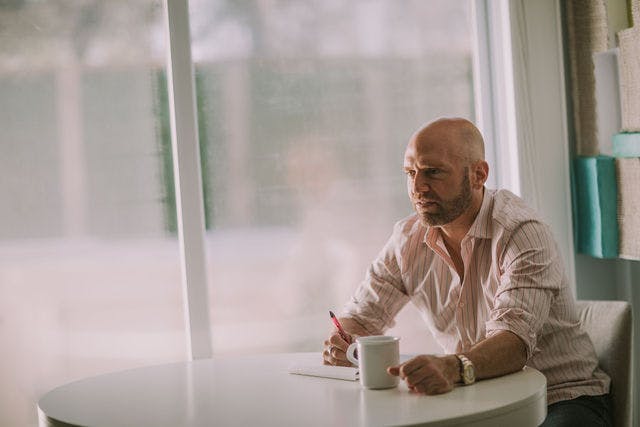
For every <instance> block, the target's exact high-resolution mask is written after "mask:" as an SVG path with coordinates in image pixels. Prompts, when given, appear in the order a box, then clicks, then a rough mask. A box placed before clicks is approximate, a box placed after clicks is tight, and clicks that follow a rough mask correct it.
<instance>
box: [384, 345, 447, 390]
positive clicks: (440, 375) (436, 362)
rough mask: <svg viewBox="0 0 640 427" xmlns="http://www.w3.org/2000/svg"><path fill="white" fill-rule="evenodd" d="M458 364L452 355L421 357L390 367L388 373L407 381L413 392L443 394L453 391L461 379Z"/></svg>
mask: <svg viewBox="0 0 640 427" xmlns="http://www.w3.org/2000/svg"><path fill="white" fill-rule="evenodd" d="M458 363H459V362H458V359H457V358H456V357H455V356H451V355H450V356H444V357H438V356H429V355H421V356H416V357H414V358H413V359H410V360H407V361H406V362H405V363H402V364H400V365H398V366H390V367H389V368H387V372H388V373H389V374H391V375H395V376H399V377H400V378H401V379H403V380H404V381H406V382H407V386H408V387H409V390H411V391H414V392H416V393H424V394H429V395H432V394H442V393H447V392H450V391H451V390H453V384H454V383H455V382H456V381H458V379H459V378H460V370H459V364H458Z"/></svg>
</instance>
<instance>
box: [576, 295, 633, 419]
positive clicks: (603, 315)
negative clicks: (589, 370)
mask: <svg viewBox="0 0 640 427" xmlns="http://www.w3.org/2000/svg"><path fill="white" fill-rule="evenodd" d="M577 308H578V316H579V318H580V323H581V325H582V328H583V330H584V331H585V332H586V333H587V334H588V335H589V337H590V338H591V341H592V342H593V345H594V347H595V350H596V354H597V355H598V360H599V363H600V368H601V369H602V370H603V371H605V372H606V373H607V374H609V376H610V377H611V409H612V415H613V425H614V426H616V427H628V426H631V419H632V414H631V413H632V407H631V396H632V391H631V387H632V385H633V379H632V378H631V374H632V368H631V361H632V358H631V351H632V347H631V341H632V339H631V325H632V322H631V307H630V305H629V303H628V302H625V301H577Z"/></svg>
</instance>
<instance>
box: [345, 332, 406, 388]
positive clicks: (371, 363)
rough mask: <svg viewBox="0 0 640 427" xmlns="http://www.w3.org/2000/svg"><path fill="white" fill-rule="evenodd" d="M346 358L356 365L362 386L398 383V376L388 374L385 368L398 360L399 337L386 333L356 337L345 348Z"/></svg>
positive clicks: (394, 364) (384, 386)
mask: <svg viewBox="0 0 640 427" xmlns="http://www.w3.org/2000/svg"><path fill="white" fill-rule="evenodd" d="M356 349H357V350H358V357H357V358H356V357H355V355H354V353H355V351H356ZM347 359H349V361H350V362H351V363H353V364H354V365H356V366H358V368H359V371H360V384H361V385H362V387H365V388H372V389H382V388H391V387H396V386H397V385H398V377H396V376H393V375H389V374H388V373H387V368H388V367H389V366H396V365H397V364H398V363H399V362H400V338H398V337H391V336H386V335H372V336H368V337H358V338H356V342H354V343H352V344H351V345H350V346H349V348H348V349H347Z"/></svg>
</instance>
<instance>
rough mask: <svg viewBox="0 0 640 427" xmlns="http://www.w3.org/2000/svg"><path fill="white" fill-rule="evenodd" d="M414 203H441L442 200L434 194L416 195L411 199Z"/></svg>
mask: <svg viewBox="0 0 640 427" xmlns="http://www.w3.org/2000/svg"><path fill="white" fill-rule="evenodd" d="M412 199H413V201H414V202H422V203H426V202H442V199H441V198H440V197H439V196H436V195H435V194H416V195H414V196H413V197H412Z"/></svg>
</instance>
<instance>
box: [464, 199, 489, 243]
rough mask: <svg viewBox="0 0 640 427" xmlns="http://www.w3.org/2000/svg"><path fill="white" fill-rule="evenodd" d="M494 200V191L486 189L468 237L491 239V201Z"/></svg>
mask: <svg viewBox="0 0 640 427" xmlns="http://www.w3.org/2000/svg"><path fill="white" fill-rule="evenodd" d="M492 199H493V191H490V190H488V189H487V188H486V187H485V188H484V195H483V196H482V205H481V206H480V210H479V211H478V215H476V219H475V220H474V221H473V224H471V227H470V228H469V231H468V232H467V236H471V237H477V238H479V239H490V238H491V236H492V235H491V201H492Z"/></svg>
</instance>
